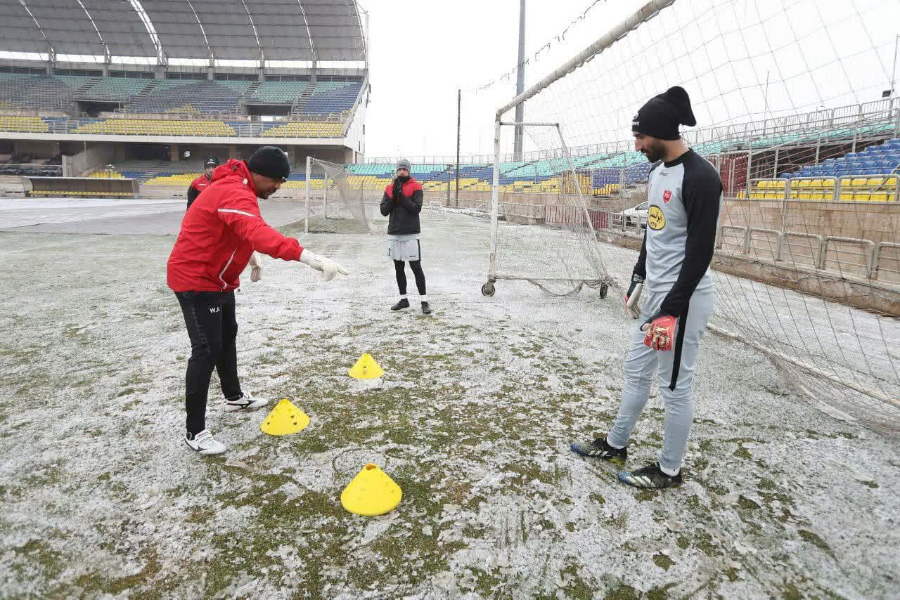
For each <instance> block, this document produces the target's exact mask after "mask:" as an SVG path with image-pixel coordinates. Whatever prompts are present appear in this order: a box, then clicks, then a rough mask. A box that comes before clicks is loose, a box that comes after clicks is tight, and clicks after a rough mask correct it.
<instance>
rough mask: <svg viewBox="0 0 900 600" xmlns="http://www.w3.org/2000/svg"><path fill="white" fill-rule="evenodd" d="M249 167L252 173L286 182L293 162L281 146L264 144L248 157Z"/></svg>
mask: <svg viewBox="0 0 900 600" xmlns="http://www.w3.org/2000/svg"><path fill="white" fill-rule="evenodd" d="M247 168H248V169H250V172H251V173H256V174H257V175H262V176H263V177H268V178H269V179H274V180H275V181H281V182H285V181H287V178H288V175H290V174H291V162H290V161H289V160H288V156H287V154H285V153H284V150H282V149H281V148H276V147H275V146H263V147H262V148H260V149H259V150H257V151H256V152H254V153H253V156H251V157H250V158H248V159H247Z"/></svg>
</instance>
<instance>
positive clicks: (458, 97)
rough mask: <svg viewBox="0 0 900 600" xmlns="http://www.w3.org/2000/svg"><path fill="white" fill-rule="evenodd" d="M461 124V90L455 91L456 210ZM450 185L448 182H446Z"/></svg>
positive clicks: (457, 203) (457, 204)
mask: <svg viewBox="0 0 900 600" xmlns="http://www.w3.org/2000/svg"><path fill="white" fill-rule="evenodd" d="M461 123H462V89H457V90H456V208H459V143H460V125H461ZM447 185H448V186H449V185H450V182H449V181H448V182H447Z"/></svg>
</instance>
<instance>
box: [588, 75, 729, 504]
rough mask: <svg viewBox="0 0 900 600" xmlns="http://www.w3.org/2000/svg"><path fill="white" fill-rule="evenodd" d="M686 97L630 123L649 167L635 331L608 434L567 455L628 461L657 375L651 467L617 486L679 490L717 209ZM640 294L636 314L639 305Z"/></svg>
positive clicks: (709, 297) (716, 182)
mask: <svg viewBox="0 0 900 600" xmlns="http://www.w3.org/2000/svg"><path fill="white" fill-rule="evenodd" d="M696 124H697V121H696V119H695V118H694V113H693V110H692V109H691V102H690V98H689V97H688V93H687V92H686V91H685V90H684V89H683V88H681V87H677V86H676V87H673V88H670V89H669V90H667V91H666V92H664V93H662V94H659V95H658V96H655V97H653V98H651V99H650V100H649V101H648V102H647V103H646V104H644V106H642V107H641V109H640V110H639V111H638V114H637V115H635V117H634V120H633V122H632V125H631V129H632V132H633V133H634V147H635V150H637V151H639V152H641V153H643V154H644V156H646V157H647V160H649V161H650V162H652V163H657V164H656V165H655V166H654V167H653V168H652V169H651V170H650V178H649V184H648V189H647V192H648V196H649V208H650V210H649V212H648V217H647V229H646V231H645V232H644V242H643V244H642V246H641V252H640V255H639V256H638V261H637V264H635V266H634V271H633V273H632V276H631V286H630V287H629V289H628V293H627V294H626V295H625V306H626V312H628V313H629V314H630V315H631V316H632V317H633V318H640V319H641V321H642V323H641V324H640V325H638V326H637V327H635V328H634V331H633V332H632V338H631V346H630V348H629V350H628V357H627V358H626V360H625V385H624V386H623V389H622V401H621V402H620V404H619V414H618V416H617V417H616V420H615V422H614V423H613V426H612V428H611V429H610V431H609V433H608V434H607V435H604V436H600V437H598V438H596V439H595V440H594V441H593V442H587V443H575V444H572V450H573V451H575V452H576V453H578V454H581V455H582V456H590V457H593V458H599V459H602V460H608V461H612V462H623V461H624V460H625V459H626V458H627V456H628V449H627V445H628V441H629V439H630V437H631V432H632V430H633V429H634V426H635V423H636V422H637V420H638V417H640V414H641V411H642V410H643V409H644V405H645V404H646V403H647V399H648V397H649V395H650V386H651V384H652V382H653V375H654V372H658V373H659V375H658V380H659V391H660V395H661V396H662V398H663V402H664V404H665V422H664V431H663V447H662V449H661V450H660V452H659V455H658V456H657V460H655V461H653V462H652V463H651V464H649V465H647V466H645V467H642V468H640V469H637V470H635V471H622V472H620V473H619V480H620V481H622V482H623V483H627V484H628V485H633V486H636V487H640V488H654V489H658V488H666V487H671V486H676V485H680V484H681V464H682V462H683V460H684V453H685V450H686V448H687V443H688V435H689V434H690V430H691V423H692V422H693V414H694V395H693V378H694V369H695V368H696V366H697V358H698V356H699V352H700V339H701V338H702V337H703V333H704V331H705V330H706V324H707V323H708V321H709V318H710V316H711V315H712V312H713V305H714V289H713V280H712V277H711V275H710V272H709V265H710V263H711V262H712V257H713V250H714V248H715V240H716V226H717V222H718V218H719V208H720V205H721V202H722V180H721V179H720V178H719V173H718V171H717V170H716V168H715V167H714V166H713V165H711V164H710V163H709V162H708V161H707V160H705V159H704V158H703V157H701V156H700V155H699V154H697V153H695V152H694V151H693V150H691V149H690V148H688V147H687V144H685V142H684V140H683V139H681V136H680V135H679V133H678V126H679V125H688V126H693V125H696ZM642 291H643V292H644V294H643V295H644V302H643V306H641V304H640V303H639V300H640V296H641V292H642Z"/></svg>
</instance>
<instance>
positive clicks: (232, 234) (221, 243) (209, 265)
mask: <svg viewBox="0 0 900 600" xmlns="http://www.w3.org/2000/svg"><path fill="white" fill-rule="evenodd" d="M254 250H257V251H259V252H262V253H263V254H268V255H269V256H272V257H274V258H280V259H282V260H300V254H301V253H302V252H303V247H302V246H300V242H298V241H297V240H295V239H293V238H288V237H285V236H283V235H281V234H280V233H278V232H277V231H275V230H274V229H272V228H271V227H269V225H268V224H266V222H265V221H263V219H262V217H261V216H260V213H259V204H258V203H257V201H256V190H255V188H254V187H253V179H251V177H250V171H248V170H247V165H246V164H245V163H244V162H243V161H240V160H233V159H232V160H229V161H228V162H227V163H225V164H224V165H222V166H221V167H218V168H217V169H216V170H215V171H214V172H213V178H212V184H211V185H210V186H209V187H208V188H206V190H205V191H204V192H203V193H202V194H201V195H199V196H197V200H196V201H195V202H194V203H193V204H192V205H191V208H190V210H188V211H187V212H186V213H185V215H184V219H183V220H182V221H181V232H180V233H179V234H178V239H177V240H176V241H175V247H174V248H172V254H171V255H170V256H169V262H168V266H167V269H166V275H167V280H168V284H169V288H171V289H172V290H173V291H175V292H229V291H231V290H234V289H235V288H237V287H238V286H239V285H240V280H239V279H238V277H239V276H240V274H241V273H242V272H243V270H244V269H245V268H246V267H247V263H248V262H249V261H250V255H251V254H253V251H254Z"/></svg>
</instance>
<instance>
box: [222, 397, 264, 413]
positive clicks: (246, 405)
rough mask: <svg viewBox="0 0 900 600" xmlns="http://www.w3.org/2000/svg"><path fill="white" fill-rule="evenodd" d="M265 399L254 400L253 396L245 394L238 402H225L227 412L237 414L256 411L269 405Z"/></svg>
mask: <svg viewBox="0 0 900 600" xmlns="http://www.w3.org/2000/svg"><path fill="white" fill-rule="evenodd" d="M268 403H269V401H268V400H266V399H265V398H254V397H253V394H244V395H243V396H241V397H240V398H238V399H237V400H226V401H225V412H237V411H239V410H254V409H257V408H260V407H263V406H265V405H266V404H268Z"/></svg>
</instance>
